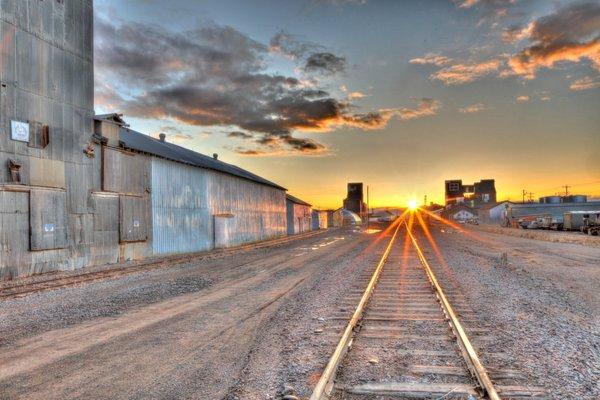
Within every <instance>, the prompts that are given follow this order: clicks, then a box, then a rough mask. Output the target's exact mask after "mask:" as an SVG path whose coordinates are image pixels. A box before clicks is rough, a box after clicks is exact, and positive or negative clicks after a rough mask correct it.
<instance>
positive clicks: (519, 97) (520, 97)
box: [517, 96, 529, 103]
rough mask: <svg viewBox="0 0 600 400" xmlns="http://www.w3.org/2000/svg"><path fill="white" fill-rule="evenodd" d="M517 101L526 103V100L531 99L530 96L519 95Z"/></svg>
mask: <svg viewBox="0 0 600 400" xmlns="http://www.w3.org/2000/svg"><path fill="white" fill-rule="evenodd" d="M517 101H519V102H521V103H524V102H526V101H529V96H518V97H517Z"/></svg>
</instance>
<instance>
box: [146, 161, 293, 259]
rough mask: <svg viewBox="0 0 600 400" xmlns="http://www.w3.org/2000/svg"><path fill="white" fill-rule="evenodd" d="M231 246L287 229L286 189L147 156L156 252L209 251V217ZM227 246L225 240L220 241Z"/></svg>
mask: <svg viewBox="0 0 600 400" xmlns="http://www.w3.org/2000/svg"><path fill="white" fill-rule="evenodd" d="M216 214H232V215H233V217H231V218H227V219H226V220H225V221H222V224H223V227H222V228H223V229H224V230H226V231H227V232H228V237H229V243H228V244H227V245H226V246H236V245H240V244H244V243H250V242H256V241H260V240H265V239H269V238H273V237H278V236H283V235H285V233H286V219H285V218H286V213H285V192H284V191H283V190H279V189H276V188H274V187H271V186H267V185H262V184H257V183H254V182H252V181H249V180H246V179H242V178H238V177H235V176H231V175H228V174H224V173H220V172H216V171H211V170H208V169H202V168H197V167H191V166H188V165H185V164H181V163H176V162H172V161H168V160H164V159H161V158H157V157H152V224H153V241H152V248H153V251H154V253H155V254H171V253H183V252H192V251H203V250H209V249H211V248H213V247H214V246H215V243H214V235H215V233H214V216H215V215H216ZM221 245H222V246H223V247H226V246H225V244H224V243H220V246H221Z"/></svg>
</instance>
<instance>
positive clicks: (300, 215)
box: [285, 194, 312, 235]
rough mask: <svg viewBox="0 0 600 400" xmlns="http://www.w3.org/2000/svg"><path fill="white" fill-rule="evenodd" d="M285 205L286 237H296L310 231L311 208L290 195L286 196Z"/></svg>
mask: <svg viewBox="0 0 600 400" xmlns="http://www.w3.org/2000/svg"><path fill="white" fill-rule="evenodd" d="M285 204H286V209H287V233H288V235H297V234H299V233H304V232H308V231H310V230H311V228H312V210H311V207H312V206H311V205H310V204H308V203H307V202H305V201H302V200H300V199H299V198H297V197H294V196H292V195H291V194H286V196H285Z"/></svg>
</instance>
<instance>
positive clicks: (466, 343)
mask: <svg viewBox="0 0 600 400" xmlns="http://www.w3.org/2000/svg"><path fill="white" fill-rule="evenodd" d="M399 233H404V235H399ZM399 236H404V240H398V237H399ZM359 285H360V287H361V288H364V287H366V289H357V290H354V291H351V293H350V296H348V298H347V299H346V303H345V304H342V307H341V309H340V311H341V313H340V314H336V315H334V316H332V317H331V318H330V319H331V320H333V321H335V320H338V321H340V322H341V323H344V322H345V321H348V314H349V313H350V312H351V313H352V316H351V317H350V320H349V322H348V323H347V324H346V325H344V326H343V328H342V327H339V326H338V327H335V326H334V327H333V328H334V329H336V330H338V329H340V328H342V329H343V331H342V332H343V333H342V336H341V339H340V340H339V342H338V344H337V347H336V349H335V351H334V353H333V355H332V357H331V358H330V360H329V362H328V364H327V366H326V368H325V370H324V371H323V373H322V375H321V378H320V380H319V381H318V383H317V385H316V386H315V389H314V391H313V394H312V396H311V397H310V400H321V399H330V398H331V399H352V400H354V399H375V398H377V399H383V398H401V399H402V398H422V399H447V398H465V399H476V398H486V399H500V398H502V399H507V398H515V399H517V398H536V399H539V398H544V397H545V392H544V391H543V390H542V389H540V388H531V387H526V386H522V385H520V384H519V382H520V380H521V379H520V378H521V377H520V375H519V373H518V371H516V370H515V369H511V368H508V369H507V368H500V367H498V365H501V364H502V365H504V364H506V363H505V362H504V361H503V355H502V354H497V355H487V356H488V357H486V358H487V359H490V360H497V361H494V363H493V364H494V367H493V368H489V369H486V368H485V367H484V365H483V363H482V362H481V360H480V358H479V356H478V354H477V352H476V351H475V347H474V345H477V343H478V342H482V341H485V340H490V339H493V337H491V335H490V334H492V333H493V328H489V327H485V326H483V327H482V326H478V325H481V324H478V321H477V314H476V313H475V312H473V310H471V309H470V308H469V306H468V304H467V303H466V301H464V300H459V299H460V297H461V296H460V295H461V294H460V293H458V292H457V289H456V288H453V289H451V290H449V291H448V293H445V292H444V289H443V288H442V284H440V281H439V280H438V278H437V276H436V275H435V273H434V271H433V269H432V268H431V267H430V265H429V262H428V261H427V258H426V256H425V253H424V251H423V250H422V249H421V247H420V245H419V243H418V241H417V239H416V237H415V236H414V234H413V233H412V232H410V231H409V230H408V229H407V227H406V224H404V223H398V224H397V226H396V227H395V229H394V231H393V234H392V236H391V238H390V241H389V243H388V246H387V248H386V250H385V252H384V254H383V256H382V257H381V259H380V261H379V263H378V265H377V266H376V267H375V269H374V270H371V271H368V272H367V273H366V274H364V275H361V279H360V282H359ZM448 294H449V295H450V297H452V298H453V304H450V300H449V297H448ZM357 304H358V305H357ZM338 332H339V330H338ZM466 332H469V335H474V342H473V341H472V340H473V339H471V338H470V336H469V335H467V333H466ZM495 356H497V358H494V357H495Z"/></svg>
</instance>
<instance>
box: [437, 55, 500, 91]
mask: <svg viewBox="0 0 600 400" xmlns="http://www.w3.org/2000/svg"><path fill="white" fill-rule="evenodd" d="M501 65H502V62H501V61H500V60H499V59H493V60H488V61H484V62H480V63H472V64H455V65H452V66H449V67H446V68H442V69H440V70H439V71H436V72H434V73H433V74H431V76H430V79H437V80H439V81H442V82H444V84H446V85H461V84H465V83H470V82H473V81H475V80H477V79H480V78H482V77H484V76H486V75H488V74H490V73H492V72H496V71H498V69H500V67H501Z"/></svg>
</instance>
